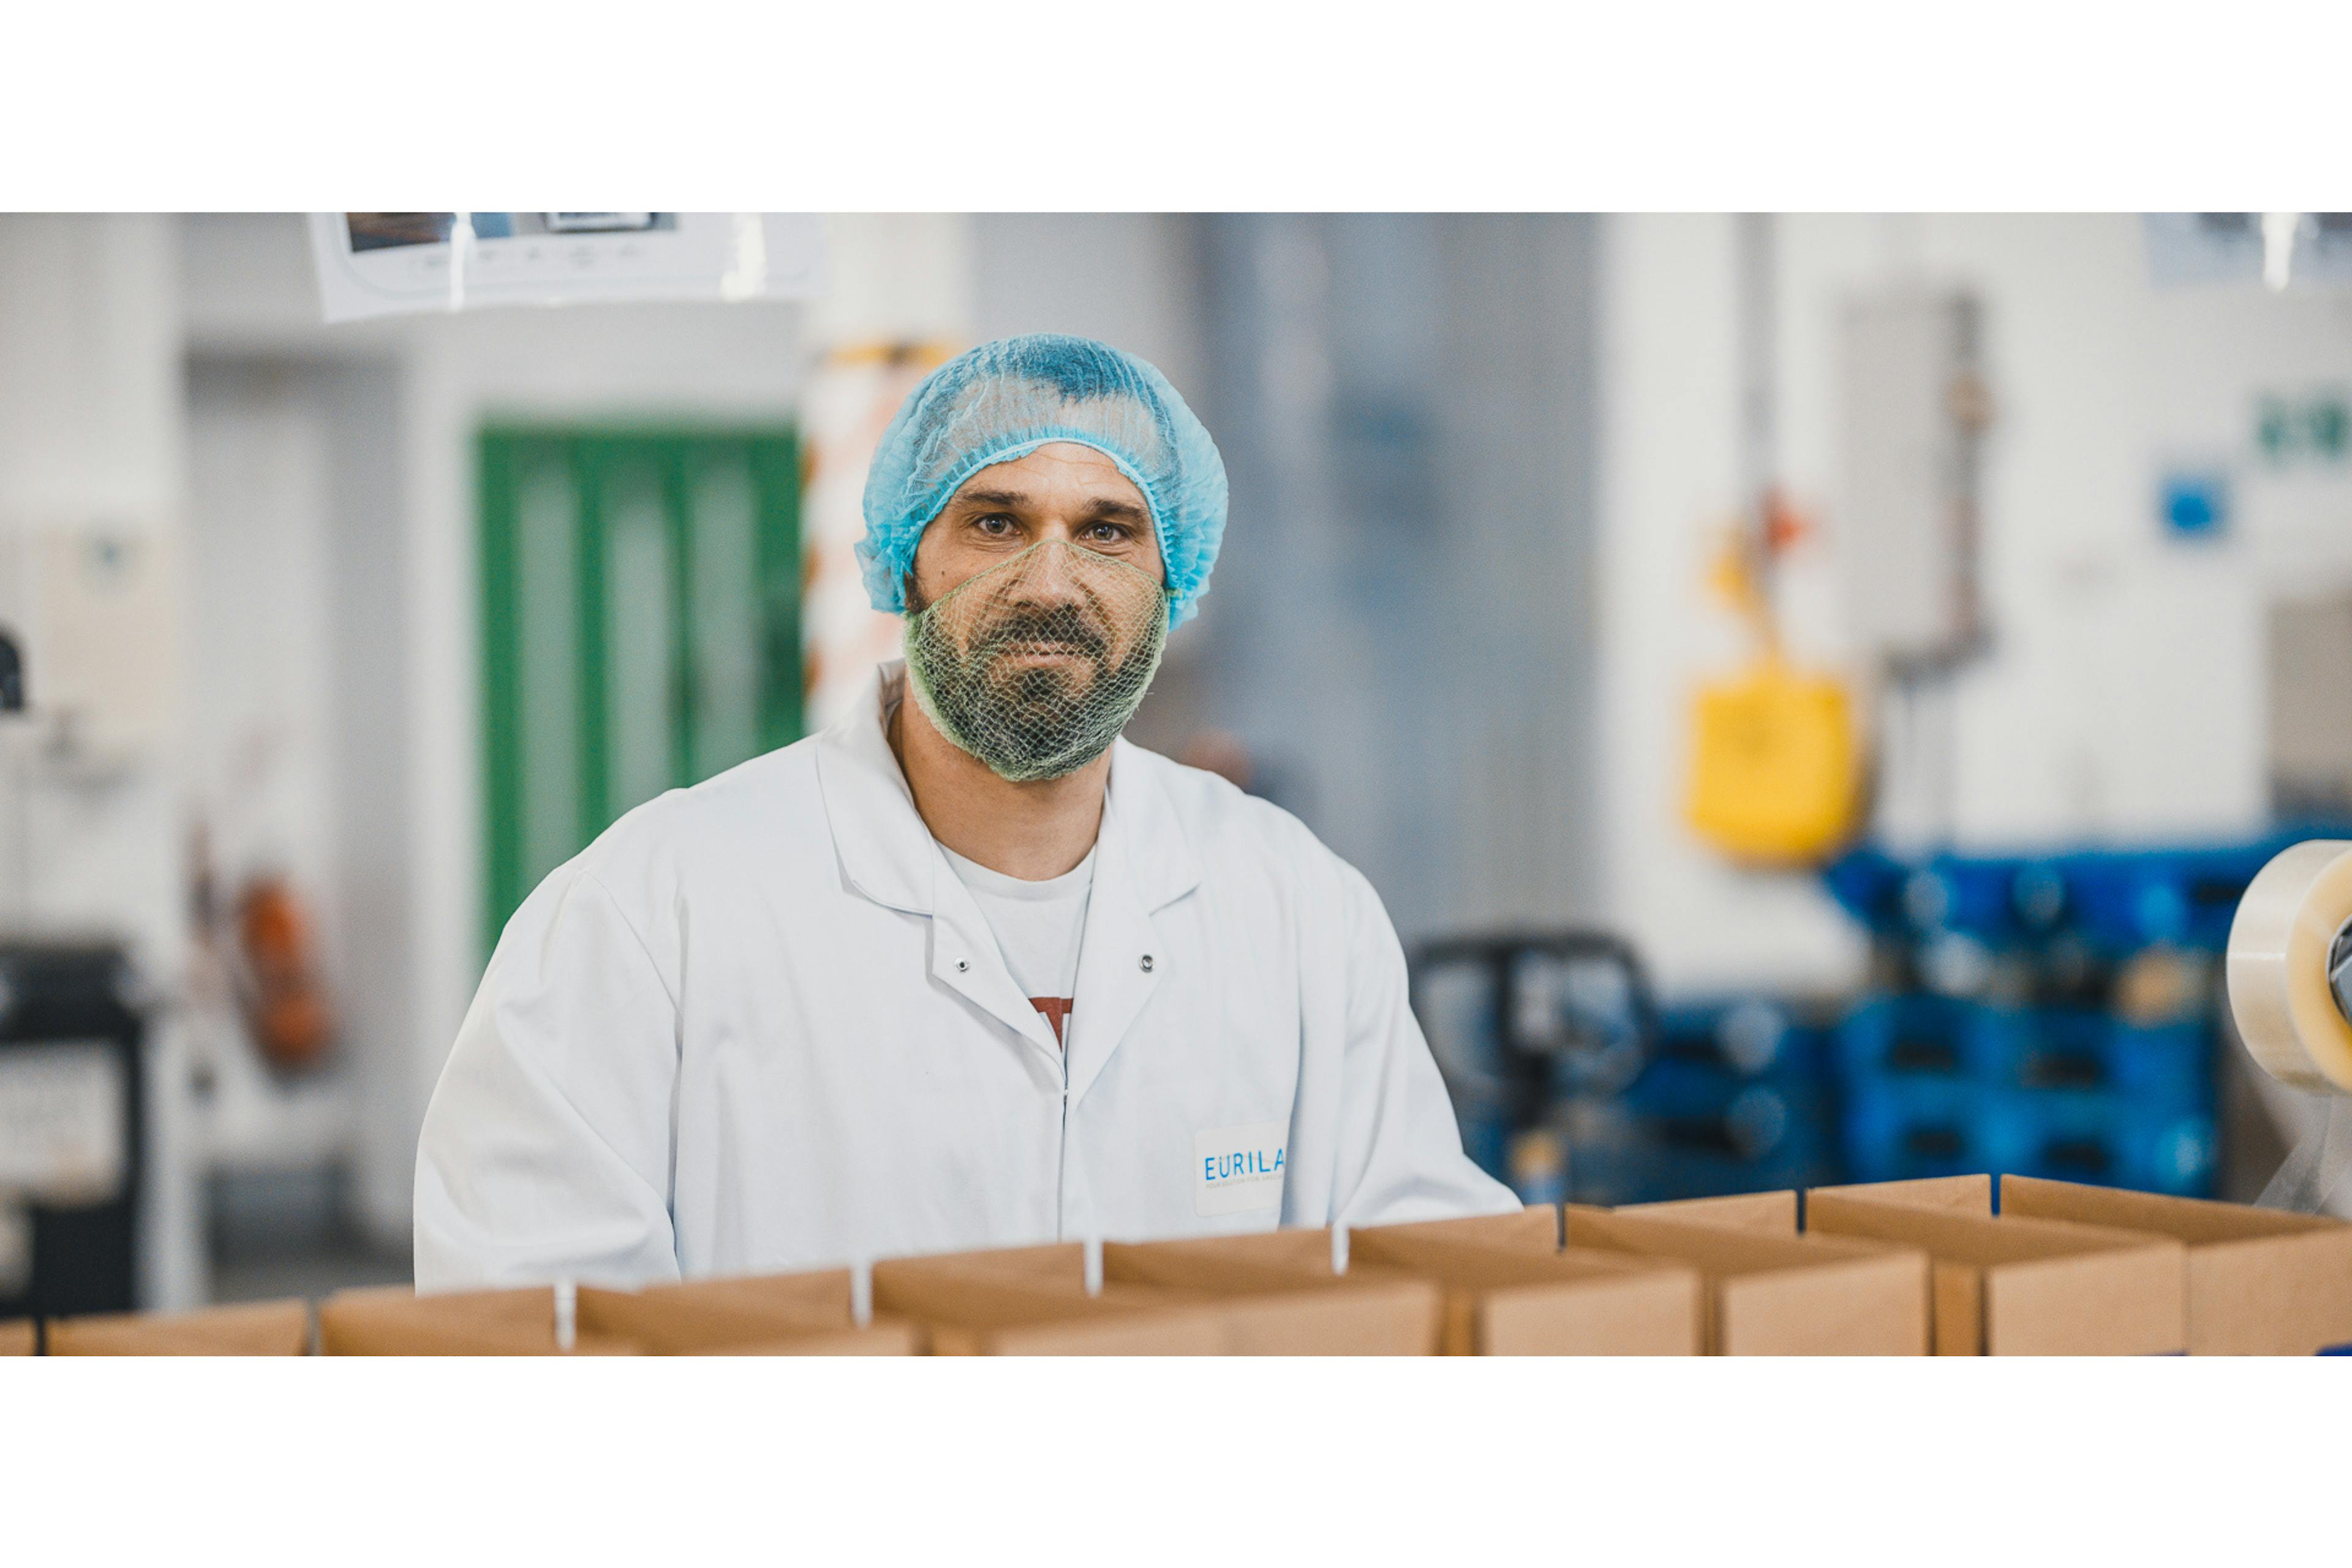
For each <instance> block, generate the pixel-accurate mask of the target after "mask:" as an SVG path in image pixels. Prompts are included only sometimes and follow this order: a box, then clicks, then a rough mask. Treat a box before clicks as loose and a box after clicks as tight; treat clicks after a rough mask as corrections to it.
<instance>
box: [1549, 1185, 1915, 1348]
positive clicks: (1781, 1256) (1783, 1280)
mask: <svg viewBox="0 0 2352 1568" xmlns="http://www.w3.org/2000/svg"><path fill="white" fill-rule="evenodd" d="M1566 1223H1567V1227H1568V1239H1569V1244H1570V1246H1571V1247H1591V1248H1596V1249H1601V1250H1608V1251H1616V1252H1630V1253H1637V1254H1640V1255H1641V1256H1643V1257H1645V1258H1665V1259H1670V1260H1673V1261H1675V1262H1678V1263H1684V1264H1687V1265H1689V1266H1690V1267H1691V1268H1696V1270H1697V1271H1698V1272H1699V1274H1700V1275H1701V1277H1702V1278H1703V1279H1705V1281H1706V1289H1705V1291H1704V1301H1705V1309H1706V1310H1705V1318H1704V1325H1705V1344H1706V1352H1707V1353H1708V1354H1710V1355H1920V1354H1923V1353H1925V1352H1926V1351H1927V1345H1928V1326H1929V1322H1930V1318H1929V1310H1928V1271H1927V1257H1926V1255H1925V1254H1924V1253H1923V1252H1921V1251H1919V1250H1917V1249H1916V1248H1915V1247H1908V1246H1900V1247H1885V1246H1878V1245H1872V1244H1868V1243H1864V1242H1859V1241H1846V1240H1839V1239H1835V1238H1832V1237H1818V1236H1767V1235H1763V1234H1761V1233H1759V1232H1754V1231H1748V1230H1743V1229H1740V1228H1738V1227H1737V1226H1727V1225H1719V1224H1711V1223H1708V1222H1707V1221H1705V1220H1698V1219H1689V1218H1683V1217H1667V1216H1662V1215H1646V1214H1641V1213H1636V1212H1633V1211H1632V1210H1618V1211H1613V1212H1612V1211H1611V1210H1607V1209H1597V1208H1586V1207H1582V1206H1580V1205H1575V1204H1570V1205H1568V1208H1567V1210H1566Z"/></svg>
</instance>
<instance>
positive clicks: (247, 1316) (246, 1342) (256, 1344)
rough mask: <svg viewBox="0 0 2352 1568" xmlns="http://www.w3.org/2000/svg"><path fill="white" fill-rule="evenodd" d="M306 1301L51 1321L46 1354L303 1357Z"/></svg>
mask: <svg viewBox="0 0 2352 1568" xmlns="http://www.w3.org/2000/svg"><path fill="white" fill-rule="evenodd" d="M47 1353H48V1354H50V1355H271V1356H276V1355H308V1354H309V1353H310V1304H309V1303H308V1302H305V1301H256V1302H250V1303H247V1304H244V1305H239V1306H234V1307H212V1308H207V1309H205V1310H203V1311H196V1312H171V1313H144V1312H116V1313H108V1314H105V1315H103V1316H97V1317H88V1318H52V1319H50V1320H49V1324H48V1346H47Z"/></svg>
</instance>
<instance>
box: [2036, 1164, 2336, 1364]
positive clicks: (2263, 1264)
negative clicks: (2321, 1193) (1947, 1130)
mask: <svg viewBox="0 0 2352 1568" xmlns="http://www.w3.org/2000/svg"><path fill="white" fill-rule="evenodd" d="M2000 1212H2001V1214H2002V1215H2003V1217H2004V1218H2030V1219H2057V1220H2073V1221H2076V1222H2078V1223H2081V1224H2084V1225H2098V1226H2107V1227H2109V1228H2110V1229H2115V1230H2131V1231H2142V1232H2147V1233H2151V1234H2154V1235H2158V1236H2168V1237H2172V1238H2173V1239H2175V1240H2177V1241H2179V1242H2180V1243H2181V1244H2182V1245H2183V1246H2185V1247H2188V1248H2189V1263H2188V1268H2189V1354H2190V1355H2310V1354H2312V1353H2314V1352H2318V1351H2323V1350H2334V1349H2336V1348H2338V1347H2341V1346H2346V1345H2347V1344H2352V1226H2347V1225H2345V1224H2343V1223H2342V1222H2341V1221H2338V1220H2332V1219H2322V1218H2319V1217H2317V1216H2315V1215H2293V1214H2281V1213H2278V1212H2277V1211H2275V1210H2272V1209H2257V1208H2248V1207H2246V1206H2244V1205H2240V1204H2221V1203H2210V1202H2207V1201H2205V1200H2203V1199H2199V1198H2168V1197H2159V1196H2158V1195H2157V1194H2153V1193H2130V1192H2123V1191H2120V1190H2118V1189H2116V1188H2113V1187H2086V1186H2082V1185H2078V1184H2075V1183H2073V1182H2048V1181H2040V1180H2037V1179H2035V1178H2033V1177H2031V1176H2003V1177H2002V1178H2001V1179H2000Z"/></svg>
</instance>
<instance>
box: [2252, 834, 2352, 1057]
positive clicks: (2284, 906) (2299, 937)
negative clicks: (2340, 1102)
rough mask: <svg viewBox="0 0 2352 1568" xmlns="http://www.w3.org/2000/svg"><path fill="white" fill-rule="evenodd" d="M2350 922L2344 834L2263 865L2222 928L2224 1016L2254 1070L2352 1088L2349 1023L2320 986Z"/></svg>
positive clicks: (2351, 896)
mask: <svg viewBox="0 0 2352 1568" xmlns="http://www.w3.org/2000/svg"><path fill="white" fill-rule="evenodd" d="M2347 922H2352V841H2347V840H2344V839H2340V838H2319V839H2314V840H2312V841H2311V842H2309V843H2307V844H2298V845H2296V846H2295V847H2294V848H2292V849H2288V850H2285V851H2284V852H2283V853H2281V854H2280V855H2278V856H2277V857H2276V858H2273V860H2272V861H2271V863H2270V864H2269V865H2267V866H2265V867H2263V869H2262V873H2261V874H2260V875H2259V876H2257V877H2256V878H2255V879H2253V881H2252V884H2251V885H2250V886H2248V888H2247V889H2246V894H2245V897H2244V898H2243V899H2242V900H2239V902H2238V913H2237V917H2236V919H2234V920H2233V921H2231V925H2230V962H2229V975H2230V1013H2231V1016H2232V1017H2234V1018H2235V1019H2236V1020H2237V1024H2238V1034H2239V1037H2241V1038H2242V1039H2243V1040H2244V1041H2245V1042H2246V1049H2247V1051H2248V1052H2249V1053H2250V1054H2251V1055H2252V1057H2253V1058H2254V1060H2255V1062H2256V1063H2258V1064H2259V1065H2260V1066H2261V1068H2262V1069H2263V1071H2264V1072H2266V1073H2269V1074H2270V1075H2271V1076H2272V1077H2273V1078H2274V1079H2278V1080H2279V1081H2280V1082H2282V1083H2284V1084H2288V1085H2291V1086H2293V1087H2294V1088H2296V1089H2315V1090H2318V1091H2321V1092H2324V1093H2330V1094H2352V1023H2347V1022H2346V1020H2345V1016H2344V1010H2343V1009H2342V1007H2340V1006H2339V1005H2337V1003H2336V996H2335V993H2334V992H2333V991H2332V990H2331V989H2330V987H2329V984H2328V976H2327V965H2328V958H2329V954H2330V952H2331V950H2332V949H2333V948H2334V946H2335V943H2336V933H2337V932H2338V931H2342V930H2343V929H2344V927H2345V925H2346V924H2347Z"/></svg>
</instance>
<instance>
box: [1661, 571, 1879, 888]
mask: <svg viewBox="0 0 2352 1568" xmlns="http://www.w3.org/2000/svg"><path fill="white" fill-rule="evenodd" d="M1715 585H1716V587H1717V590H1718V591H1719V592H1721V593H1722V594H1724V595H1726V596H1727V597H1729V598H1730V599H1731V600H1732V602H1733V604H1734V605H1735V606H1736V607H1738V609H1739V610H1740V611H1741V612H1742V613H1743V615H1744V616H1746V617H1747V618H1748V621H1749V623H1750V625H1751V626H1754V627H1755V628H1756V630H1757V631H1758V632H1759V634H1760V637H1761V640H1762V643H1763V650H1762V652H1761V653H1760V654H1759V656H1758V657H1757V658H1755V660H1754V661H1752V662H1751V663H1750V664H1749V665H1748V667H1747V668H1744V669H1742V670H1740V671H1739V672H1738V673H1737V674H1735V675H1732V676H1728V677H1725V678H1719V679H1713V680H1709V681H1707V682H1706V683H1705V684H1703V685H1702V686H1701V687H1700V688H1699V690H1698V692H1697V694H1696V697H1695V699H1694V700H1693V701H1692V704H1691V752H1690V786H1689V793H1688V795H1687V796H1686V797H1685V805H1684V811H1685V816H1687V818H1688V820H1689V822H1690V825H1691V826H1692V828H1693V829H1695V830H1696V832H1697V833H1698V835H1699V837H1702V838H1704V839H1706V841H1707V842H1708V843H1709V844H1711V845H1713V846H1714V847H1717V848H1718V849H1720V850H1722V851H1723V852H1724V853H1726V854H1727V855H1729V856H1731V857H1733V858H1736V859H1740V860H1747V861H1753V862H1758V863H1761V864H1770V865H1788V864H1802V863H1809V862H1813V861H1819V860H1822V859H1825V858H1828V857H1829V856H1830V855H1831V854H1832V852H1833V851H1835V850H1836V849H1837V848H1839V847H1841V846H1842V845H1843V844H1844V843H1845V841H1846V840H1847V839H1848V838H1849V837H1852V836H1853V831H1854V828H1855V826H1856V823H1857V821H1858V819H1859V817H1860V815H1861V810H1862V796H1863V787H1862V784H1863V752H1862V743H1861V738H1860V736H1859V735H1858V734H1857V733H1856V731H1855V726H1854V717H1853V700H1852V699H1851V698H1850V697H1849V696H1848V694H1847V692H1846V689H1845V687H1844V686H1843V684H1842V683H1841V682H1840V681H1839V680H1838V679H1836V678H1835V677H1833V676H1831V675H1827V674H1823V673H1819V672H1815V671H1809V670H1801V669H1798V668H1794V667H1792V666H1791V665H1790V664H1789V662H1788V661H1787V660H1786V659H1785V658H1783V657H1782V655H1781V652H1780V638H1779V637H1778V635H1777V633H1776V630H1775V628H1774V627H1773V626H1772V624H1771V615H1770V611H1769V606H1768V605H1766V603H1765V600H1764V596H1763V595H1762V594H1761V593H1760V591H1759V589H1758V587H1757V584H1756V580H1755V576H1754V574H1753V573H1752V572H1751V571H1750V570H1749V569H1748V566H1747V564H1746V563H1745V561H1744V559H1743V557H1742V556H1741V554H1740V552H1738V549H1737V548H1736V547H1735V548H1734V549H1732V550H1729V551H1727V552H1726V554H1725V556H1724V558H1723V559H1722V560H1721V561H1720V562H1718V563H1717V568H1716V572H1715Z"/></svg>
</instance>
